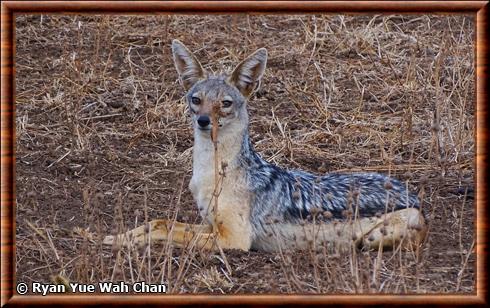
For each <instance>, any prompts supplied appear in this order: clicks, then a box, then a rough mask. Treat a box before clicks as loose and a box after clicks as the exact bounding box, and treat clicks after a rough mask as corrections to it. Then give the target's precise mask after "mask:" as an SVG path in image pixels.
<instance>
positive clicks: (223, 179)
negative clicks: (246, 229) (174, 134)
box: [189, 168, 250, 223]
mask: <svg viewBox="0 0 490 308" xmlns="http://www.w3.org/2000/svg"><path fill="white" fill-rule="evenodd" d="M189 188H190V190H191V192H192V195H193V197H194V200H195V201H196V204H197V207H198V209H199V213H200V215H201V217H202V218H204V219H206V220H208V222H210V223H211V222H212V221H213V220H214V219H215V217H216V215H215V214H214V212H213V209H214V206H215V199H216V198H217V201H218V204H217V205H218V209H217V210H218V213H220V212H228V209H233V210H234V211H235V210H236V211H237V212H240V211H242V212H243V214H244V215H246V216H248V212H249V211H247V210H244V209H249V200H250V198H249V196H248V189H247V186H246V181H245V179H244V175H243V174H242V172H240V171H237V170H230V171H226V172H225V173H224V176H223V175H218V181H215V171H214V168H194V170H193V173H192V179H191V181H190V183H189Z"/></svg>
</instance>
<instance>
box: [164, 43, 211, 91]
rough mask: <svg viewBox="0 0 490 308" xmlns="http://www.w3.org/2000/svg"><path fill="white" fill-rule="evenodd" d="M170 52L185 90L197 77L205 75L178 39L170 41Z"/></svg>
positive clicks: (199, 64) (197, 62) (194, 58)
mask: <svg viewBox="0 0 490 308" xmlns="http://www.w3.org/2000/svg"><path fill="white" fill-rule="evenodd" d="M172 54H173V57H174V64H175V68H176V69H177V73H179V77H180V79H181V80H182V83H183V85H184V88H185V89H186V90H189V89H190V88H191V87H192V86H193V85H194V84H195V83H196V82H197V81H198V80H199V79H202V78H204V77H205V75H206V73H205V72H204V69H203V68H202V66H201V63H199V61H197V59H196V57H194V55H193V54H192V52H190V51H189V49H187V47H185V45H184V44H182V43H181V42H180V41H179V40H173V41H172Z"/></svg>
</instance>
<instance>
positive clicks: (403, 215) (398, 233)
mask: <svg viewBox="0 0 490 308" xmlns="http://www.w3.org/2000/svg"><path fill="white" fill-rule="evenodd" d="M381 220H382V223H381V224H377V225H376V227H374V228H373V229H371V230H370V231H369V232H368V233H366V234H365V235H364V238H363V245H367V246H368V247H370V248H378V247H379V245H383V247H386V248H394V247H396V246H398V245H402V247H404V248H410V247H411V248H415V247H416V246H418V245H420V244H422V242H423V240H424V239H425V236H426V232H427V226H426V224H425V219H424V216H423V215H422V213H421V212H420V211H419V210H418V209H414V208H408V209H403V210H398V211H395V212H392V213H388V214H386V215H383V216H382V217H381Z"/></svg>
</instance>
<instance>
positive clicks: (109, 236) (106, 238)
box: [102, 235, 115, 245]
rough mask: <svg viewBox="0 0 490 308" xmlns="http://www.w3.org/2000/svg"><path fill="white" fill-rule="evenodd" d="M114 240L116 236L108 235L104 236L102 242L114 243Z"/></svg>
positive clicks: (104, 243)
mask: <svg viewBox="0 0 490 308" xmlns="http://www.w3.org/2000/svg"><path fill="white" fill-rule="evenodd" d="M114 240H115V237H114V236H112V235H108V236H106V237H105V238H104V240H103V241H102V244H103V245H112V244H114Z"/></svg>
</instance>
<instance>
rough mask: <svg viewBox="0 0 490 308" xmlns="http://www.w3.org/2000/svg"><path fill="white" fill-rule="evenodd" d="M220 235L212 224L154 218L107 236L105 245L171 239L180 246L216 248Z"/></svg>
mask: <svg viewBox="0 0 490 308" xmlns="http://www.w3.org/2000/svg"><path fill="white" fill-rule="evenodd" d="M217 237H218V235H216V234H214V233H213V230H212V226H210V225H194V224H184V223H180V222H175V221H169V220H164V219H158V220H153V221H151V222H149V223H148V224H147V225H146V224H145V225H142V226H140V227H137V228H135V229H133V230H130V231H128V232H126V233H123V234H119V235H116V236H106V237H105V239H104V241H103V244H105V245H113V244H114V243H115V244H116V245H124V246H128V245H130V244H134V245H143V244H145V243H148V241H151V242H154V241H171V242H172V243H173V244H175V245H176V246H178V247H186V246H189V245H192V244H195V245H196V246H197V247H198V248H205V249H211V250H214V249H216V247H214V246H215V244H216V239H217Z"/></svg>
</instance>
